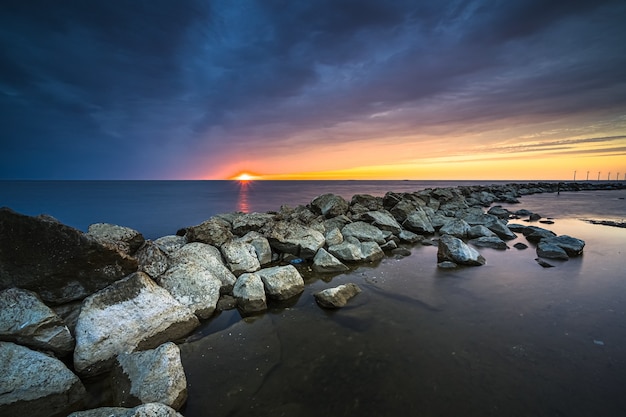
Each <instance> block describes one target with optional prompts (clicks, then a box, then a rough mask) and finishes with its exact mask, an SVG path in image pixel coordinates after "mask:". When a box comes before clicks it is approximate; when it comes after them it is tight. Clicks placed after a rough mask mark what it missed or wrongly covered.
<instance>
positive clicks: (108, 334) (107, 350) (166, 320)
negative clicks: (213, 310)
mask: <svg viewBox="0 0 626 417" xmlns="http://www.w3.org/2000/svg"><path fill="white" fill-rule="evenodd" d="M199 324H200V323H199V321H198V319H197V318H196V316H195V315H194V314H193V313H192V312H191V310H189V309H188V308H187V307H185V306H183V305H182V304H180V303H179V302H178V301H176V300H175V299H174V298H173V297H172V295H170V293H169V292H168V291H167V290H166V289H164V288H161V287H159V286H158V285H157V284H156V283H155V282H154V281H152V280H151V279H150V278H149V277H148V276H147V275H146V274H145V273H143V272H137V273H135V274H132V275H130V276H128V277H127V278H124V279H122V280H120V281H117V282H115V283H114V284H112V285H110V286H109V287H107V288H105V289H103V290H101V291H99V292H97V293H95V294H93V295H91V296H89V297H88V298H86V299H85V301H84V302H83V306H82V308H81V312H80V315H79V317H78V323H77V324H76V349H75V350H74V367H75V369H76V371H77V372H79V373H80V374H83V375H96V374H98V373H101V372H104V371H106V370H108V369H109V368H110V366H111V365H112V362H113V360H114V359H115V357H116V356H117V355H118V354H120V353H123V352H133V351H135V350H143V349H150V348H154V347H156V346H159V345H160V344H161V343H164V342H166V341H170V340H176V339H178V338H180V337H183V336H185V335H186V334H188V333H189V332H191V331H192V330H193V329H195V328H196V327H197V326H198V325H199ZM120 329H123V330H124V331H120Z"/></svg>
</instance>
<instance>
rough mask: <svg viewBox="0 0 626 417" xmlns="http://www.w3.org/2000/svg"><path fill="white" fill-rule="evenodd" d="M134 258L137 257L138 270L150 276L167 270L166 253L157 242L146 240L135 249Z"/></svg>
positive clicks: (153, 276) (156, 275)
mask: <svg viewBox="0 0 626 417" xmlns="http://www.w3.org/2000/svg"><path fill="white" fill-rule="evenodd" d="M135 258H137V262H138V263H139V270H140V271H143V272H145V273H146V274H148V275H150V276H151V277H152V278H156V277H158V276H159V275H161V274H162V273H163V272H165V271H167V268H168V266H169V262H168V259H167V254H166V253H165V252H164V251H163V250H162V249H161V247H160V246H159V245H158V244H156V243H154V242H152V241H150V240H147V241H146V243H145V244H144V245H143V246H142V247H141V248H140V249H139V250H138V251H137V253H136V254H135Z"/></svg>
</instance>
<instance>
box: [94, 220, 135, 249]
mask: <svg viewBox="0 0 626 417" xmlns="http://www.w3.org/2000/svg"><path fill="white" fill-rule="evenodd" d="M87 236H90V237H92V238H94V239H95V240H97V241H98V242H100V243H102V244H103V245H105V246H110V247H112V248H115V249H117V250H119V251H120V252H123V253H125V254H127V255H133V254H134V253H135V252H137V249H139V248H140V247H141V245H143V243H144V242H145V239H144V237H143V235H142V234H141V233H139V232H138V231H136V230H134V229H131V228H130V227H124V226H118V225H116V224H109V223H95V224H92V225H90V226H89V229H88V230H87Z"/></svg>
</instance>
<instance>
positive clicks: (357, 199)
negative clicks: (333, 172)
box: [350, 194, 383, 211]
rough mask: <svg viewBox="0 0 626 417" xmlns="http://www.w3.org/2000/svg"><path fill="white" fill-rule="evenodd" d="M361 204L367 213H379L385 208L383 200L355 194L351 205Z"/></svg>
mask: <svg viewBox="0 0 626 417" xmlns="http://www.w3.org/2000/svg"><path fill="white" fill-rule="evenodd" d="M355 204H360V205H361V206H363V207H365V208H367V211H378V210H381V209H382V208H383V199H382V198H380V197H374V196H372V195H369V194H355V195H353V196H352V200H351V201H350V205H355Z"/></svg>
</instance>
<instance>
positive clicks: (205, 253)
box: [170, 242, 236, 294]
mask: <svg viewBox="0 0 626 417" xmlns="http://www.w3.org/2000/svg"><path fill="white" fill-rule="evenodd" d="M170 263H171V264H172V266H174V265H176V264H177V263H198V264H200V265H202V266H204V268H206V270H208V271H209V272H210V273H212V274H213V276H214V277H216V278H217V279H219V280H220V281H221V282H222V287H221V289H220V292H221V293H222V294H226V293H229V292H231V291H232V289H233V285H234V284H235V280H236V278H235V275H233V273H232V272H231V271H230V269H228V268H227V267H226V265H224V262H223V260H222V254H221V253H220V251H219V249H217V248H216V247H214V246H211V245H207V244H206V243H200V242H193V243H188V244H187V245H185V246H183V247H182V248H180V249H179V250H177V251H176V252H174V253H173V254H172V256H171V259H170Z"/></svg>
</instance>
